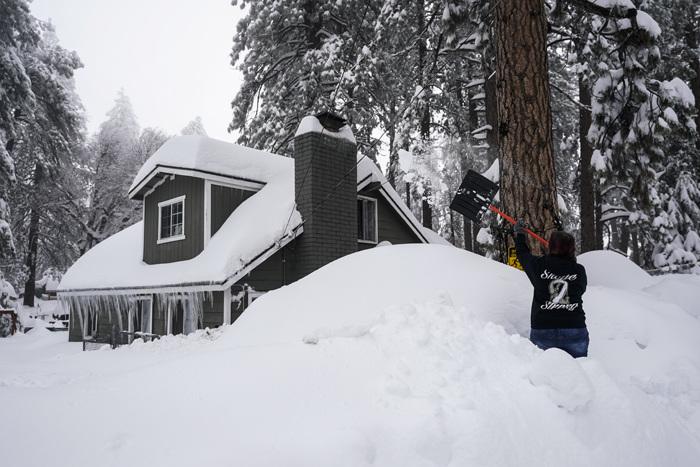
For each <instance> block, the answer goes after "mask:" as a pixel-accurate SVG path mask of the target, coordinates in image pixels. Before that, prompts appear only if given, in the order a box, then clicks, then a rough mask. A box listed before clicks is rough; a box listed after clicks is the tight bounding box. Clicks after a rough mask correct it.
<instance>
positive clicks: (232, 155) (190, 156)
mask: <svg viewBox="0 0 700 467" xmlns="http://www.w3.org/2000/svg"><path fill="white" fill-rule="evenodd" d="M293 170H294V160H293V159H291V158H289V157H283V156H278V155H276V154H272V153H270V152H266V151H260V150H258V149H251V148H247V147H245V146H240V145H238V144H233V143H227V142H224V141H219V140H216V139H213V138H208V137H205V136H175V137H173V138H170V139H169V140H168V141H166V142H165V144H163V145H162V146H161V147H160V148H159V149H158V150H157V151H156V152H155V153H154V154H153V155H152V156H151V157H149V158H148V160H147V161H146V162H145V163H144V164H143V166H142V167H141V169H139V171H138V173H137V174H136V177H134V181H133V182H132V183H131V187H129V197H130V198H133V199H142V198H143V196H144V195H145V194H146V193H148V191H149V190H152V189H153V188H154V187H155V186H156V185H157V184H158V182H159V181H160V179H161V178H162V177H163V176H164V175H165V174H176V175H177V174H180V175H190V176H195V177H201V178H209V179H225V180H226V181H227V182H228V183H234V184H236V183H237V184H239V185H242V186H244V187H249V188H255V189H259V188H262V186H263V185H264V184H265V183H267V182H268V181H269V180H270V179H271V178H272V177H274V176H275V175H277V174H279V173H281V172H285V171H286V172H289V171H292V172H289V173H293Z"/></svg>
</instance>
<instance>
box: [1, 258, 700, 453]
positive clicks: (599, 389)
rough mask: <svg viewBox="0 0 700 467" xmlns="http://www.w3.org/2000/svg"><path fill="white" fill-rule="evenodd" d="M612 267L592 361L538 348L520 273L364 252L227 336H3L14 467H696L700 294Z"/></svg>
mask: <svg viewBox="0 0 700 467" xmlns="http://www.w3.org/2000/svg"><path fill="white" fill-rule="evenodd" d="M613 255H615V254H614V253H596V254H590V255H584V256H583V257H582V262H583V263H584V264H585V265H586V266H587V267H588V268H589V274H588V275H589V280H590V282H591V284H592V285H591V287H590V288H589V290H588V292H587V293H586V295H584V308H585V310H586V312H587V315H588V322H589V328H590V331H591V347H590V357H589V358H584V359H578V360H574V359H572V358H570V357H569V356H568V355H567V354H565V353H563V352H561V351H558V350H556V349H554V350H549V351H546V352H542V351H541V350H539V349H537V348H535V347H534V346H533V345H531V344H530V343H529V341H528V340H527V338H526V336H527V333H528V326H529V316H528V314H529V304H530V299H531V289H530V286H529V284H528V282H527V279H526V277H525V275H524V274H523V273H521V272H519V271H516V270H514V269H512V268H509V267H506V266H503V265H500V264H498V263H495V262H493V261H490V260H487V259H484V258H482V257H479V256H476V255H473V254H470V253H468V252H464V251H460V250H457V249H455V248H451V247H444V246H437V245H405V246H387V247H380V248H375V249H372V250H367V251H364V252H360V253H357V254H354V255H350V256H348V257H345V258H343V259H341V260H338V261H336V262H334V263H332V264H330V265H328V266H326V267H325V268H323V269H321V270H319V271H317V272H315V273H314V274H311V275H310V276H308V277H306V278H305V279H303V280H301V281H299V282H297V283H295V284H293V285H291V286H287V287H284V288H282V289H280V290H278V291H275V292H271V293H269V294H267V295H265V296H263V297H262V298H260V299H258V300H257V301H256V302H255V303H254V304H253V305H252V306H251V307H250V308H249V309H248V310H247V311H246V312H245V313H244V314H243V316H242V317H241V318H240V319H239V320H238V321H237V322H236V323H235V324H234V325H233V326H230V327H227V328H225V329H223V330H215V331H198V332H197V333H196V334H194V335H191V336H188V337H182V336H175V337H172V336H171V337H166V338H163V339H161V340H160V341H159V342H155V343H147V344H144V343H136V344H134V345H132V346H130V347H128V348H122V349H119V350H117V351H98V352H86V353H82V352H80V351H79V346H78V345H76V344H68V343H66V342H63V341H61V339H60V337H57V336H56V335H55V334H49V333H46V332H40V331H39V330H38V332H37V333H34V334H32V335H23V336H16V337H14V338H11V339H6V340H4V341H0V398H2V400H3V401H5V402H6V403H5V404H4V406H5V409H4V410H5V412H4V414H3V415H4V416H3V417H2V419H0V436H1V437H2V439H4V440H5V441H6V442H7V444H8V445H9V446H13V449H11V450H9V459H8V465H13V466H29V465H66V466H82V465H92V464H94V463H95V461H96V460H98V459H99V460H100V461H103V462H104V463H106V464H108V465H125V464H128V465H133V466H140V465H144V466H145V465H194V464H196V465H208V466H210V465H215V466H216V465H222V466H223V465H234V464H235V465H246V466H266V465H269V466H273V465H274V466H276V465H285V466H308V465H334V466H338V465H341V466H345V465H347V466H362V465H381V466H392V465H396V466H463V465H518V466H522V465H533V466H534V465H538V466H539V465H552V466H559V465H581V466H583V465H586V466H588V465H611V466H613V465H614V466H625V465H630V466H650V465H678V466H691V465H696V463H697V459H698V458H700V410H699V409H700V343H699V342H700V340H699V339H698V336H700V322H699V321H698V318H697V317H696V316H694V315H693V313H692V312H691V311H689V310H688V309H687V308H684V306H686V305H687V303H686V302H684V301H683V300H680V299H672V300H671V299H669V298H668V297H669V296H673V297H678V296H683V297H688V296H691V295H692V294H697V291H698V285H699V284H698V283H697V282H694V281H687V280H685V278H680V277H675V276H667V277H664V278H662V279H656V278H650V277H648V276H645V275H644V274H645V273H643V272H642V271H640V270H639V269H637V268H636V266H634V265H633V264H631V263H629V262H628V261H626V260H624V259H623V258H615V257H613ZM620 260H623V261H620ZM631 274H634V275H636V276H637V277H639V278H644V281H643V282H644V283H643V284H642V285H641V286H639V287H636V286H633V285H634V284H629V283H619V282H614V281H613V279H619V278H620V276H629V275H631ZM681 279H682V280H681ZM640 280H641V279H640ZM37 440H40V441H37ZM37 442H40V443H41V449H37Z"/></svg>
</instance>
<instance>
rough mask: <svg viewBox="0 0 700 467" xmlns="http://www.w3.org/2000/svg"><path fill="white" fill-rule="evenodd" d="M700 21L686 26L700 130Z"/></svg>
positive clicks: (699, 166)
mask: <svg viewBox="0 0 700 467" xmlns="http://www.w3.org/2000/svg"><path fill="white" fill-rule="evenodd" d="M698 29H700V19H698V18H695V17H694V18H691V19H690V21H688V23H687V25H686V30H685V43H686V46H687V47H688V50H689V51H690V54H689V55H690V68H691V69H692V70H693V73H694V74H695V76H693V78H692V79H691V80H690V89H691V91H693V94H694V95H695V112H696V113H695V127H696V128H697V129H698V130H700V55H698V54H697V53H696V51H697V50H698V47H699V46H700V44H699V43H698V42H699V41H698V35H700V32H699V31H698ZM695 146H696V147H697V148H698V150H700V136H697V135H696V137H695ZM696 164H697V169H698V171H699V172H700V159H698V160H697V161H696Z"/></svg>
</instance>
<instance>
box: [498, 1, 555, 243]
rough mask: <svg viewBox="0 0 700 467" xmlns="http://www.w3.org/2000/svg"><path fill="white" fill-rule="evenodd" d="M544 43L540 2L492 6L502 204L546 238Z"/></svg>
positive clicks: (549, 208)
mask: <svg viewBox="0 0 700 467" xmlns="http://www.w3.org/2000/svg"><path fill="white" fill-rule="evenodd" d="M546 39H547V21H546V15H545V9H544V0H519V1H501V2H497V3H496V97H497V101H498V121H499V127H498V140H499V147H498V155H499V159H500V162H501V200H502V202H503V208H504V210H505V211H506V212H508V213H509V214H511V215H513V216H515V217H517V218H522V219H524V220H525V221H526V222H528V223H529V224H530V225H531V226H532V228H533V230H535V231H537V232H538V233H540V234H541V235H544V236H545V237H547V236H548V235H549V233H550V232H552V231H553V230H555V225H556V222H555V219H557V217H558V213H557V203H556V182H555V173H554V151H553V146H552V115H551V109H550V104H549V76H548V65H547V50H546V45H547V43H546ZM508 244H509V245H512V238H509V239H508ZM533 247H534V248H533V249H534V250H535V251H536V252H542V250H543V249H542V247H541V245H534V244H533ZM503 253H505V252H503Z"/></svg>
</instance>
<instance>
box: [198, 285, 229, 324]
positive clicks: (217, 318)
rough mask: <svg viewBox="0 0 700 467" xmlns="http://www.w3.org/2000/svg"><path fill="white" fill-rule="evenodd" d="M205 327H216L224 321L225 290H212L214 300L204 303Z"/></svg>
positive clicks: (203, 319) (203, 321)
mask: <svg viewBox="0 0 700 467" xmlns="http://www.w3.org/2000/svg"><path fill="white" fill-rule="evenodd" d="M202 314H203V316H202V327H203V328H215V327H217V326H221V325H222V324H223V322H224V292H223V291H222V292H212V300H205V301H204V303H203V313H202Z"/></svg>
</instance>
